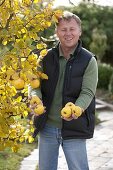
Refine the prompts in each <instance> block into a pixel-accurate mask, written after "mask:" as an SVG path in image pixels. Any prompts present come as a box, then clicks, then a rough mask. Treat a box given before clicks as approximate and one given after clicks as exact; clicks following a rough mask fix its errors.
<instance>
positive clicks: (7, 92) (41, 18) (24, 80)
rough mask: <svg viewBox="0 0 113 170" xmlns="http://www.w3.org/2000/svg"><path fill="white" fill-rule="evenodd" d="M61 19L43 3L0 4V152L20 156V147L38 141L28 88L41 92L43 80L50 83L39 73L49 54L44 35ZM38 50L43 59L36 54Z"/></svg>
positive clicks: (19, 0)
mask: <svg viewBox="0 0 113 170" xmlns="http://www.w3.org/2000/svg"><path fill="white" fill-rule="evenodd" d="M60 15H61V12H60V11H59V10H56V11H55V10H53V9H52V3H47V2H46V1H43V0H1V1H0V150H3V149H5V148H6V147H10V148H12V150H13V151H14V152H16V151H18V149H19V147H20V143H22V142H24V141H27V142H29V143H30V142H32V141H33V140H34V139H33V138H32V133H33V131H34V128H33V122H32V120H29V119H27V117H28V114H29V112H30V109H29V107H28V105H29V100H28V85H30V84H31V85H32V87H34V88H38V87H39V85H40V79H42V78H44V79H48V77H47V75H45V74H44V73H42V72H40V71H38V70H37V67H40V61H41V60H42V59H43V57H44V56H45V55H46V54H47V49H46V48H47V45H46V44H45V43H44V42H43V41H42V39H41V36H40V33H41V32H42V31H44V30H45V29H47V28H48V27H50V26H51V23H52V22H57V18H58V17H59V16H60ZM34 41H35V42H37V43H36V45H34V44H33V42H34ZM36 48H37V50H39V51H40V52H39V55H36V54H34V53H32V51H33V50H34V49H36ZM33 81H34V82H35V84H34V83H33ZM37 83H38V84H37Z"/></svg>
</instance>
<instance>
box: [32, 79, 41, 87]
mask: <svg viewBox="0 0 113 170" xmlns="http://www.w3.org/2000/svg"><path fill="white" fill-rule="evenodd" d="M30 85H31V87H32V88H33V89H36V88H38V87H39V86H40V80H39V79H33V80H31V81H30Z"/></svg>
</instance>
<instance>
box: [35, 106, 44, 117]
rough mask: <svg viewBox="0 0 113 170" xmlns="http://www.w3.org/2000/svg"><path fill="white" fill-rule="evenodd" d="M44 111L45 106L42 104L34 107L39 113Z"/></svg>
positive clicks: (36, 112)
mask: <svg viewBox="0 0 113 170" xmlns="http://www.w3.org/2000/svg"><path fill="white" fill-rule="evenodd" d="M44 111H45V107H44V106H43V105H42V104H39V105H37V106H36V108H35V109H34V112H35V114H37V115H41V114H43V113H44Z"/></svg>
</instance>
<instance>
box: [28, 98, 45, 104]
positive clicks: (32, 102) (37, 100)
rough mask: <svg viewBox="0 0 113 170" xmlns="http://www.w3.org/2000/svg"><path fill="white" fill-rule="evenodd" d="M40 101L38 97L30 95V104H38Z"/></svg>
mask: <svg viewBox="0 0 113 170" xmlns="http://www.w3.org/2000/svg"><path fill="white" fill-rule="evenodd" d="M40 103H42V101H41V100H40V98H39V97H38V96H32V98H31V100H30V105H34V104H37V105H38V104H40Z"/></svg>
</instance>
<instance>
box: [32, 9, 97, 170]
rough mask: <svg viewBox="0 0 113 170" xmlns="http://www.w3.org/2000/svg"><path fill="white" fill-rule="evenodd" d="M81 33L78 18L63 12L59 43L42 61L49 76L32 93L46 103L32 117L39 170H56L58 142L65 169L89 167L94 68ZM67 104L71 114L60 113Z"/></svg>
mask: <svg viewBox="0 0 113 170" xmlns="http://www.w3.org/2000/svg"><path fill="white" fill-rule="evenodd" d="M81 33H82V29H81V20H80V18H79V17H78V16H77V15H75V14H73V13H70V12H64V13H63V16H62V17H61V18H59V19H58V23H57V25H56V34H57V36H58V38H59V43H58V45H57V46H56V47H54V48H52V49H50V50H49V51H48V54H47V56H45V58H44V59H43V61H42V67H43V71H44V73H45V74H47V75H48V77H49V79H48V80H42V82H41V89H40V90H41V91H40V93H39V89H38V90H37V92H36V93H35V94H38V95H39V94H40V97H41V98H42V102H43V104H44V106H46V112H45V113H44V114H43V115H41V116H39V117H36V119H35V126H36V131H35V132H36V133H35V134H34V135H36V134H37V133H38V132H39V169H40V170H57V163H58V152H59V146H60V145H61V146H62V148H63V151H64V154H65V157H66V161H67V164H68V168H69V170H89V166H88V160H87V150H86V139H89V138H92V137H93V132H94V121H95V116H94V115H95V92H96V86H97V81H98V69H97V62H96V59H95V56H94V55H93V54H92V53H91V52H89V51H88V50H86V49H84V48H83V47H82V43H81V40H80V36H81ZM31 94H32V92H31ZM68 103H71V105H72V103H73V105H74V106H73V107H74V114H73V113H72V114H70V116H69V117H65V114H63V115H64V116H61V110H62V109H63V108H64V107H65V105H69V104H68ZM78 108H79V109H78ZM77 112H79V113H77ZM76 113H77V114H76ZM78 115H79V116H78Z"/></svg>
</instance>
